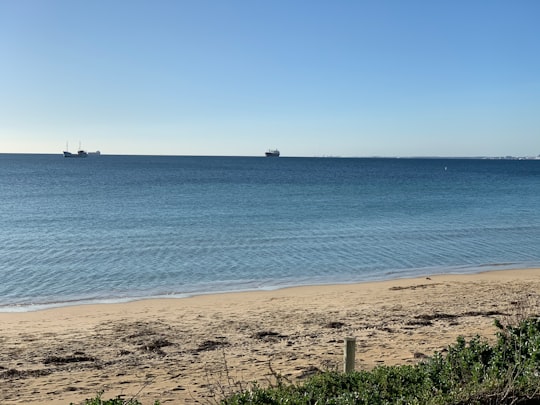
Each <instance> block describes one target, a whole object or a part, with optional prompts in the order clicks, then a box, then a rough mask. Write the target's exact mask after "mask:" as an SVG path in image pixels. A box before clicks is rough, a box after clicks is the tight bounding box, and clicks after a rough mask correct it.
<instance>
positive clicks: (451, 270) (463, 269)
mask: <svg viewBox="0 0 540 405" xmlns="http://www.w3.org/2000/svg"><path fill="white" fill-rule="evenodd" d="M523 265H524V264H523V263H521V264H514V263H498V264H486V265H479V266H454V267H444V268H440V269H439V270H440V271H435V272H433V270H435V268H430V269H425V270H426V271H425V272H419V273H416V271H417V270H419V269H411V270H409V271H405V270H404V269H402V270H398V271H387V272H385V273H384V275H385V276H386V277H385V276H383V277H372V278H367V279H364V280H352V281H343V282H337V283H335V282H321V283H314V284H309V283H306V284H291V285H288V284H283V285H278V284H276V285H269V286H266V287H258V288H257V287H253V288H245V289H238V290H223V291H222V290H216V291H201V292H186V293H171V294H163V295H159V294H158V295H150V296H138V297H137V296H134V297H118V298H92V299H80V300H78V299H73V300H69V301H57V302H49V303H36V304H34V303H32V304H3V305H0V314H4V313H26V312H36V311H47V310H50V309H57V308H65V307H72V306H80V305H84V306H86V305H116V304H128V303H132V302H138V301H147V300H161V299H186V298H193V297H199V296H207V295H223V294H241V293H251V292H253V293H257V292H265V291H279V290H283V289H289V288H310V287H328V286H334V285H355V284H365V283H378V282H385V281H393V280H407V279H416V278H423V277H432V276H446V275H447V276H454V275H456V276H459V275H474V274H482V273H490V272H499V271H523V270H525V271H526V270H534V269H537V268H540V265H538V264H531V265H529V266H525V267H524V266H523ZM429 270H431V272H430V271H429ZM398 274H402V276H400V277H397V278H396V277H390V275H393V276H396V275H398Z"/></svg>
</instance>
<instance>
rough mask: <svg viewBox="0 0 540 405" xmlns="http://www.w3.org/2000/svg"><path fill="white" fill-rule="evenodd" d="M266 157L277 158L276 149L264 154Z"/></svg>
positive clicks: (277, 152) (277, 151)
mask: <svg viewBox="0 0 540 405" xmlns="http://www.w3.org/2000/svg"><path fill="white" fill-rule="evenodd" d="M265 155H266V157H279V150H277V149H274V150H268V151H267V152H266V153H265Z"/></svg>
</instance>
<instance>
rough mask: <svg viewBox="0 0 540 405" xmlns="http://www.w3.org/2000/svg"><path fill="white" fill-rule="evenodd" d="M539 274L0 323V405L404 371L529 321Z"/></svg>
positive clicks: (4, 317) (189, 392)
mask: <svg viewBox="0 0 540 405" xmlns="http://www.w3.org/2000/svg"><path fill="white" fill-rule="evenodd" d="M538 294H540V269H529V270H510V271H495V272H486V273H481V274H474V275H443V276H440V275H438V276H430V277H423V278H417V279H407V280H392V281H384V282H373V283H361V284H352V285H330V286H314V287H299V288H287V289H283V290H277V291H259V292H249V293H230V294H215V295H206V296H197V297H192V298H179V299H159V300H142V301H137V302H131V303H126V304H104V305H80V306H73V307H64V308H56V309H50V310H43V311H37V312H28V313H0V324H1V329H0V403H1V404H4V405H8V404H34V405H37V404H48V405H50V404H65V405H67V404H69V403H70V402H73V403H81V402H83V401H84V399H85V398H90V397H93V396H95V394H96V393H97V392H99V391H105V394H104V398H111V397H114V396H116V395H125V397H126V398H130V397H132V396H136V397H137V398H138V399H139V400H140V401H141V402H143V404H145V405H146V404H152V403H153V401H154V400H155V399H159V400H160V401H161V403H162V404H184V403H185V404H194V403H212V401H213V399H216V398H219V397H220V395H221V394H222V393H223V392H227V391H228V390H229V389H231V388H234V387H238V386H239V385H240V384H241V385H242V386H244V387H246V386H247V382H249V381H255V380H257V381H260V382H261V383H262V384H266V383H269V382H270V383H271V382H275V376H276V375H278V374H279V375H281V376H282V377H283V378H285V379H286V380H289V381H291V382H298V381H299V380H301V379H302V378H305V377H307V376H309V375H311V374H312V373H314V372H316V371H317V370H333V369H340V370H341V369H342V362H343V345H344V343H343V340H344V338H346V337H355V338H356V346H357V350H356V368H357V369H370V368H372V367H374V366H376V365H379V364H388V365H393V364H411V363H415V362H418V361H420V360H421V359H422V358H424V357H425V356H429V355H431V354H433V353H434V352H435V351H443V350H444V349H445V348H446V347H447V346H448V345H449V344H452V343H454V342H455V340H456V338H457V337H458V336H459V335H462V336H465V337H466V338H470V337H473V336H475V335H477V334H478V335H481V336H485V337H486V338H487V339H489V340H493V339H494V333H495V331H496V329H495V327H494V326H493V322H494V319H496V318H498V319H501V320H503V321H512V320H513V319H516V318H519V317H523V316H526V315H527V314H528V313H531V314H536V313H537V310H538V298H537V297H538Z"/></svg>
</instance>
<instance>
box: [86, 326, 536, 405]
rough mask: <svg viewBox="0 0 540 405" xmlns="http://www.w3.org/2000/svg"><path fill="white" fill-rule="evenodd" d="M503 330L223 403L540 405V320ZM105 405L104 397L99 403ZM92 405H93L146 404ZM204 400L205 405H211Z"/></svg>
mask: <svg viewBox="0 0 540 405" xmlns="http://www.w3.org/2000/svg"><path fill="white" fill-rule="evenodd" d="M495 324H496V326H497V327H498V332H497V340H496V342H495V343H494V344H492V345H490V344H488V343H487V341H486V340H485V339H482V338H480V337H475V338H473V339H471V340H469V341H466V340H465V339H464V338H458V339H457V342H456V343H454V344H453V345H451V346H449V347H448V349H447V350H446V351H444V353H436V354H435V355H433V356H432V357H429V358H427V359H425V360H424V361H422V362H421V363H418V364H415V365H401V366H378V367H376V368H374V369H373V370H370V371H355V372H351V373H340V372H335V371H327V372H321V373H318V374H316V375H314V376H312V377H311V378H309V379H308V380H307V381H305V382H303V383H301V384H292V383H289V382H286V381H285V380H284V379H283V378H281V377H280V376H279V375H277V376H276V377H277V378H276V381H277V382H276V383H274V384H273V385H272V386H270V387H261V386H259V385H257V384H252V385H251V386H250V387H249V388H247V389H243V390H240V391H238V392H236V393H233V394H231V395H228V396H224V397H222V398H216V399H215V400H213V401H211V402H210V401H208V402H207V403H211V404H221V405H248V404H251V405H263V404H265V405H272V404H275V405H277V404H291V405H322V404H326V405H352V404H369V405H383V404H385V405H390V404H428V405H443V404H444V405H446V404H455V405H464V404H482V405H484V404H485V405H488V404H489V405H495V404H537V403H540V319H539V318H536V317H535V318H528V319H524V320H522V321H520V322H518V323H517V324H516V325H514V326H511V325H502V324H501V323H500V322H499V321H496V322H495ZM97 399H99V400H101V399H100V398H97ZM97 399H93V400H87V401H88V402H86V405H140V403H139V402H137V401H136V400H131V401H135V402H114V401H115V400H110V401H111V402H107V401H102V402H99V401H97ZM203 402H204V401H203Z"/></svg>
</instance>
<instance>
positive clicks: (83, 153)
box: [64, 149, 88, 158]
mask: <svg viewBox="0 0 540 405" xmlns="http://www.w3.org/2000/svg"><path fill="white" fill-rule="evenodd" d="M87 156H88V152H86V151H84V150H82V149H81V150H79V151H78V152H77V153H71V152H68V151H64V157H67V158H85V157H87Z"/></svg>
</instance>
